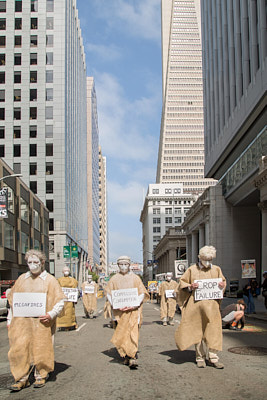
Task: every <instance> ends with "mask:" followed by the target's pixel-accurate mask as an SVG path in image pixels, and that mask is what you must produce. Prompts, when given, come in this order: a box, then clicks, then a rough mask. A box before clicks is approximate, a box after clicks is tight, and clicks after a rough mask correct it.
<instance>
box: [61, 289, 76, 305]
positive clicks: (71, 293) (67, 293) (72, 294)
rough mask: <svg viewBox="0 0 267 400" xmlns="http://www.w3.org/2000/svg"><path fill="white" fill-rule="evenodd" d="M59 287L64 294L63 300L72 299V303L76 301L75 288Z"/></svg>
mask: <svg viewBox="0 0 267 400" xmlns="http://www.w3.org/2000/svg"><path fill="white" fill-rule="evenodd" d="M61 289H62V291H63V293H64V294H65V296H66V299H64V301H72V302H73V303H77V300H78V289H77V288H68V287H62V288H61Z"/></svg>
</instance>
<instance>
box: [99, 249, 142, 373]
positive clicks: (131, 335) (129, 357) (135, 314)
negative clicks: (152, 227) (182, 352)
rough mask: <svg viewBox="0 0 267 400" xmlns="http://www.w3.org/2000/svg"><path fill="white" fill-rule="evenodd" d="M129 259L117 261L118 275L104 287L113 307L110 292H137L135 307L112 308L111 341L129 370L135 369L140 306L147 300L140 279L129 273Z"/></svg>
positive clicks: (140, 317)
mask: <svg viewBox="0 0 267 400" xmlns="http://www.w3.org/2000/svg"><path fill="white" fill-rule="evenodd" d="M130 263H131V262H130V258H129V257H128V256H121V257H119V258H118V260H117V264H118V267H119V271H120V272H119V273H117V274H115V275H114V276H113V277H112V278H111V279H110V281H109V282H108V284H107V286H106V293H107V298H108V300H109V302H110V304H111V306H112V307H113V302H114V300H113V298H112V291H113V290H120V289H132V288H137V290H138V303H139V305H138V306H136V307H124V308H120V309H114V308H113V314H114V317H115V319H116V321H117V327H116V329H115V332H114V334H113V337H112V339H111V342H112V343H113V344H114V345H115V346H116V348H117V350H118V352H119V354H120V356H121V357H123V358H124V364H125V365H129V367H130V368H131V369H133V368H137V366H138V363H137V350H138V339H139V328H140V326H141V322H142V304H143V302H144V301H146V300H148V299H149V294H148V293H147V291H146V289H145V287H144V285H143V283H142V281H141V279H140V277H139V276H137V275H135V274H134V273H133V272H129V268H130Z"/></svg>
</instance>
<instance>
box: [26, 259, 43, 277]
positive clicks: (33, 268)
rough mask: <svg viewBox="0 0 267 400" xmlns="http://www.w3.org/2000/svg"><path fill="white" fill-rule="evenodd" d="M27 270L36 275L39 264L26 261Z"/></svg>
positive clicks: (39, 267) (38, 271)
mask: <svg viewBox="0 0 267 400" xmlns="http://www.w3.org/2000/svg"><path fill="white" fill-rule="evenodd" d="M28 267H29V270H30V271H31V273H32V274H34V275H37V274H40V272H41V264H37V263H33V262H32V263H28Z"/></svg>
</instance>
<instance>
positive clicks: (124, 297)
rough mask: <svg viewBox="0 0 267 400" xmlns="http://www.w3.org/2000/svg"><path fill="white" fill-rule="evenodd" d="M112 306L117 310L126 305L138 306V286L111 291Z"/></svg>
mask: <svg viewBox="0 0 267 400" xmlns="http://www.w3.org/2000/svg"><path fill="white" fill-rule="evenodd" d="M111 297H112V307H113V308H114V309H115V310H116V309H118V308H124V307H138V306H139V300H138V291H137V288H130V289H119V290H112V291H111Z"/></svg>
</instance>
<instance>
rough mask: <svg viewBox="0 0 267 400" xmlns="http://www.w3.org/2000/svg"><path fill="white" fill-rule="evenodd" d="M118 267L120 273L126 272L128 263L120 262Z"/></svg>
mask: <svg viewBox="0 0 267 400" xmlns="http://www.w3.org/2000/svg"><path fill="white" fill-rule="evenodd" d="M119 269H120V272H121V273H122V274H126V272H128V271H129V265H128V264H120V265H119Z"/></svg>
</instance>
